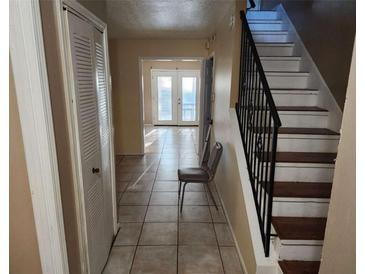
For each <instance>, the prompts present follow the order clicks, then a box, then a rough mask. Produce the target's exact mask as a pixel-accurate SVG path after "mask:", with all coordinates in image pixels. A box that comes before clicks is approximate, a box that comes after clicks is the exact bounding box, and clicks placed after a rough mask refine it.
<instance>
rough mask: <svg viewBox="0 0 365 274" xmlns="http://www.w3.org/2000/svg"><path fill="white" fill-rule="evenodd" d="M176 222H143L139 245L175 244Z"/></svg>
mask: <svg viewBox="0 0 365 274" xmlns="http://www.w3.org/2000/svg"><path fill="white" fill-rule="evenodd" d="M176 244H177V223H145V224H144V225H143V230H142V234H141V238H140V240H139V245H176Z"/></svg>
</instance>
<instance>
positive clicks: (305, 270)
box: [279, 261, 320, 274]
mask: <svg viewBox="0 0 365 274" xmlns="http://www.w3.org/2000/svg"><path fill="white" fill-rule="evenodd" d="M279 265H280V268H281V270H282V271H283V273H284V274H318V272H319V265H320V262H319V261H279Z"/></svg>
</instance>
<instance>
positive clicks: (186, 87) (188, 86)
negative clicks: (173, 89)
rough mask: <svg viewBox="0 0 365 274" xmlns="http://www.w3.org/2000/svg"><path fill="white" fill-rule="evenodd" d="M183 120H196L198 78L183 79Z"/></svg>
mask: <svg viewBox="0 0 365 274" xmlns="http://www.w3.org/2000/svg"><path fill="white" fill-rule="evenodd" d="M181 112H182V115H181V116H182V120H183V121H185V122H189V121H195V120H196V77H182V111H181Z"/></svg>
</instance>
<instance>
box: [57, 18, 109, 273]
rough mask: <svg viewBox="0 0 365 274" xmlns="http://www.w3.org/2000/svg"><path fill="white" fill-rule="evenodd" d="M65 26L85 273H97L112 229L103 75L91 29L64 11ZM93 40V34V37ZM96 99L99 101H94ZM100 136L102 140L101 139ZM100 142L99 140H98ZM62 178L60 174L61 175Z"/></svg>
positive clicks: (90, 26)
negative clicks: (104, 144)
mask: <svg viewBox="0 0 365 274" xmlns="http://www.w3.org/2000/svg"><path fill="white" fill-rule="evenodd" d="M65 13H66V19H67V23H68V26H69V41H70V53H71V59H72V71H73V84H74V98H73V104H74V106H73V108H74V109H75V114H76V115H75V116H76V117H75V118H76V119H75V121H74V123H75V128H76V129H75V131H76V132H77V133H78V137H77V140H78V145H79V151H78V152H77V153H78V154H79V159H80V163H79V164H80V165H81V170H82V172H81V174H79V177H80V181H81V182H82V185H81V186H80V188H81V191H82V194H83V206H84V208H83V217H84V219H85V223H86V227H85V230H86V231H84V233H85V234H86V235H85V236H86V238H87V240H86V243H85V244H86V248H87V251H88V252H87V253H88V258H87V259H88V267H89V271H88V273H92V274H94V273H95V274H96V273H101V271H102V268H103V266H104V264H105V262H106V260H107V258H108V253H109V248H110V245H111V241H112V239H111V238H110V231H109V229H108V226H110V228H111V229H113V224H112V223H111V224H110V220H109V217H108V209H107V208H106V202H107V201H106V199H110V200H112V199H111V196H110V197H107V196H106V192H105V178H103V173H102V170H103V169H104V168H105V166H103V165H102V157H103V155H102V154H101V152H102V146H101V138H100V136H103V135H100V133H101V131H102V129H103V123H104V122H103V121H104V114H103V113H104V110H103V109H102V107H101V108H99V106H98V105H99V104H100V106H102V105H103V101H104V99H103V92H104V83H103V81H105V75H103V70H104V71H105V69H104V68H102V67H101V65H100V62H101V58H102V57H101V56H100V55H99V53H100V50H102V46H101V47H100V45H99V46H98V41H100V40H99V39H98V38H95V29H94V27H93V26H92V25H91V24H90V23H88V22H86V21H84V20H82V19H80V18H79V17H77V16H76V15H74V14H72V13H70V12H68V11H65ZM96 37H97V35H96ZM98 100H99V102H98ZM103 138H104V137H102V139H103ZM102 141H103V140H102ZM61 176H62V174H61Z"/></svg>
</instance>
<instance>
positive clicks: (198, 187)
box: [185, 183, 205, 192]
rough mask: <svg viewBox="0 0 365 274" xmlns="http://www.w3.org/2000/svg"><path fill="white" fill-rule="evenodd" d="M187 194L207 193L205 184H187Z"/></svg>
mask: <svg viewBox="0 0 365 274" xmlns="http://www.w3.org/2000/svg"><path fill="white" fill-rule="evenodd" d="M185 192H205V188H204V184H196V183H190V184H187V185H186V188H185Z"/></svg>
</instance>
